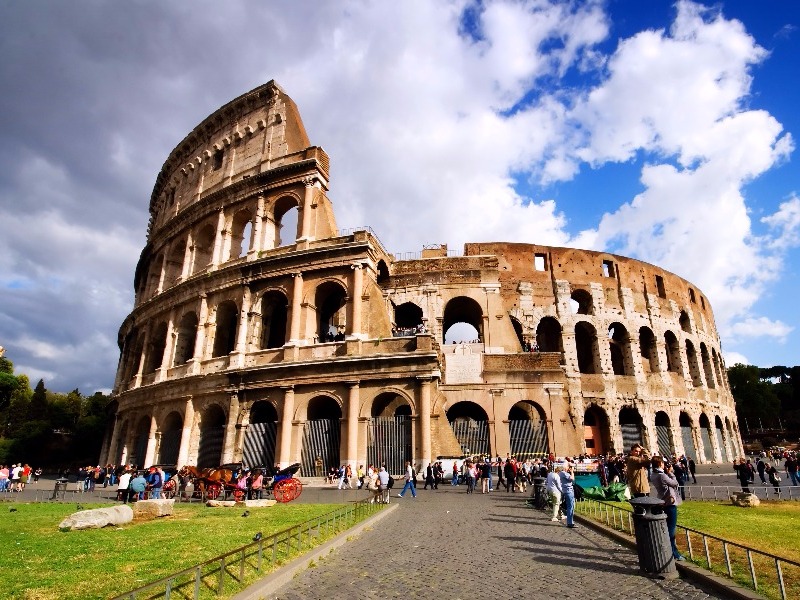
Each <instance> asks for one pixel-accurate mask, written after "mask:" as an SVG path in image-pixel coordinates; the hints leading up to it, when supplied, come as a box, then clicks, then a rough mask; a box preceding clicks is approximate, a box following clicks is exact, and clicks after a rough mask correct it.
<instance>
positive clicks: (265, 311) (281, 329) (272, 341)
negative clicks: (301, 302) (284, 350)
mask: <svg viewBox="0 0 800 600" xmlns="http://www.w3.org/2000/svg"><path fill="white" fill-rule="evenodd" d="M288 319H289V301H288V299H287V298H286V295H285V294H284V293H283V292H281V291H278V290H269V291H268V292H266V293H264V295H263V296H261V334H260V340H259V347H260V348H280V347H282V346H283V345H284V344H285V343H286V329H287V324H288Z"/></svg>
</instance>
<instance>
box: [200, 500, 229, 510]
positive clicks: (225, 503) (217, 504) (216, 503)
mask: <svg viewBox="0 0 800 600" xmlns="http://www.w3.org/2000/svg"><path fill="white" fill-rule="evenodd" d="M206 506H210V507H211V508H230V507H232V506H236V500H208V501H207V502H206Z"/></svg>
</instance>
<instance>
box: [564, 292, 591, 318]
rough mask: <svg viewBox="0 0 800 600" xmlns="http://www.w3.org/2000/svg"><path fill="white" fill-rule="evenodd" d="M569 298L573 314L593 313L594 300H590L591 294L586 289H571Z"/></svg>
mask: <svg viewBox="0 0 800 600" xmlns="http://www.w3.org/2000/svg"><path fill="white" fill-rule="evenodd" d="M569 298H570V306H571V307H572V312H573V314H578V315H593V314H594V302H593V301H592V294H591V293H590V292H589V291H588V290H584V289H576V290H573V292H572V294H570V297H569Z"/></svg>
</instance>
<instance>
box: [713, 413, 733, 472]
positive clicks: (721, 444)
mask: <svg viewBox="0 0 800 600" xmlns="http://www.w3.org/2000/svg"><path fill="white" fill-rule="evenodd" d="M714 433H715V435H716V436H717V437H716V439H717V448H719V455H720V458H721V459H722V460H723V461H725V460H728V461H732V460H733V456H731V451H730V447H729V444H726V443H725V442H726V439H727V436H726V435H725V427H724V425H723V424H722V418H721V417H720V416H719V415H716V416H715V417H714Z"/></svg>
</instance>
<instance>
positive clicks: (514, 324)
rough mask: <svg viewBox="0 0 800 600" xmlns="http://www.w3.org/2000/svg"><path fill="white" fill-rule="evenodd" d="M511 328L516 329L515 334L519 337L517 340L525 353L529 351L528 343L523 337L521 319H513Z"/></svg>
mask: <svg viewBox="0 0 800 600" xmlns="http://www.w3.org/2000/svg"><path fill="white" fill-rule="evenodd" d="M511 326H512V327H513V328H514V333H515V334H516V335H517V340H518V341H519V347H520V349H521V350H522V351H523V352H525V351H527V350H528V349H529V345H528V342H526V341H525V338H524V337H523V329H522V323H520V322H519V319H517V318H516V317H511Z"/></svg>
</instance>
